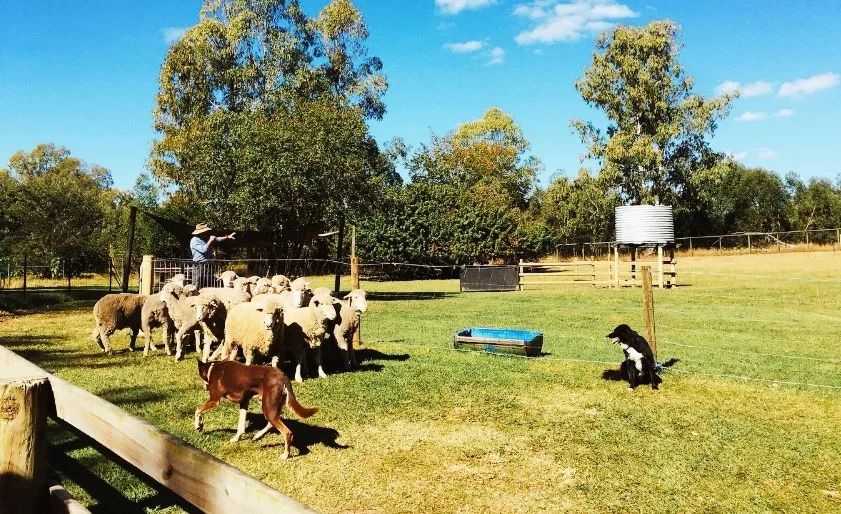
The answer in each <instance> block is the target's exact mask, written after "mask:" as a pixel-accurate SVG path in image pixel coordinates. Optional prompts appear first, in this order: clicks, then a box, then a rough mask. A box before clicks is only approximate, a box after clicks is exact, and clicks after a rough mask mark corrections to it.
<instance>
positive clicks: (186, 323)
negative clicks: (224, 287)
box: [159, 291, 225, 360]
mask: <svg viewBox="0 0 841 514" xmlns="http://www.w3.org/2000/svg"><path fill="white" fill-rule="evenodd" d="M159 296H160V298H161V300H162V301H163V302H164V303H166V307H167V312H168V313H169V316H170V318H172V322H173V324H174V325H175V328H176V329H177V330H178V331H177V332H176V334H175V343H176V348H175V360H180V359H181V356H182V354H183V343H184V339H185V338H186V337H187V336H188V335H189V334H190V333H194V334H195V337H196V351H201V349H202V339H203V335H204V333H205V331H207V332H208V333H210V334H212V335H213V337H214V338H215V339H216V340H218V341H221V340H222V338H223V337H224V333H222V332H218V330H220V329H224V323H221V324H220V323H218V322H216V321H215V318H216V317H219V316H222V317H224V311H225V306H224V304H223V303H221V302H220V301H219V300H218V299H216V298H212V297H209V296H201V295H199V296H191V297H187V298H178V297H177V296H175V295H174V294H172V293H171V292H167V291H163V292H161V293H159ZM209 345H210V341H208V342H207V344H206V347H205V350H204V354H209V353H210V347H209Z"/></svg>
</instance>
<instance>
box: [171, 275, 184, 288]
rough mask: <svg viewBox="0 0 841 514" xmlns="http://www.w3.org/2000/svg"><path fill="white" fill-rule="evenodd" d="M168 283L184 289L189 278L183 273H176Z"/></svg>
mask: <svg viewBox="0 0 841 514" xmlns="http://www.w3.org/2000/svg"><path fill="white" fill-rule="evenodd" d="M167 282H169V283H170V284H173V285H176V286H180V287H184V284H186V283H187V277H186V276H185V275H184V274H183V273H176V274H175V275H173V276H171V277H169V279H168V280H167Z"/></svg>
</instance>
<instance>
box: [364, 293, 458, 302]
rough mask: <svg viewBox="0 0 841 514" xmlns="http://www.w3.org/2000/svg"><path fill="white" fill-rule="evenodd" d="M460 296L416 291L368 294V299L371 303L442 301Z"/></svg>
mask: <svg viewBox="0 0 841 514" xmlns="http://www.w3.org/2000/svg"><path fill="white" fill-rule="evenodd" d="M459 294H460V293H450V292H444V291H416V292H405V293H402V292H401V293H390V292H376V293H368V294H367V296H366V297H367V299H368V300H370V301H375V302H391V301H406V300H442V299H445V298H452V297H455V296H458V295H459Z"/></svg>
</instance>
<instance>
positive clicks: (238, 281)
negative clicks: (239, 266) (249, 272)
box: [231, 277, 251, 294]
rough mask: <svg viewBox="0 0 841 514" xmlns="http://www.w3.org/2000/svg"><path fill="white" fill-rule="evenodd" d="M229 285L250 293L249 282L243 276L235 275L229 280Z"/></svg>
mask: <svg viewBox="0 0 841 514" xmlns="http://www.w3.org/2000/svg"><path fill="white" fill-rule="evenodd" d="M231 287H232V288H234V289H239V290H240V291H245V292H246V293H249V294H251V282H249V281H248V279H247V278H245V277H237V278H235V279H234V280H233V282H231Z"/></svg>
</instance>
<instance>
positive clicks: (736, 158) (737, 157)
mask: <svg viewBox="0 0 841 514" xmlns="http://www.w3.org/2000/svg"><path fill="white" fill-rule="evenodd" d="M728 155H730V157H731V158H732V159H733V160H734V161H743V160H745V157H747V156H748V152H747V151H744V152H736V153H729V154H728Z"/></svg>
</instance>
